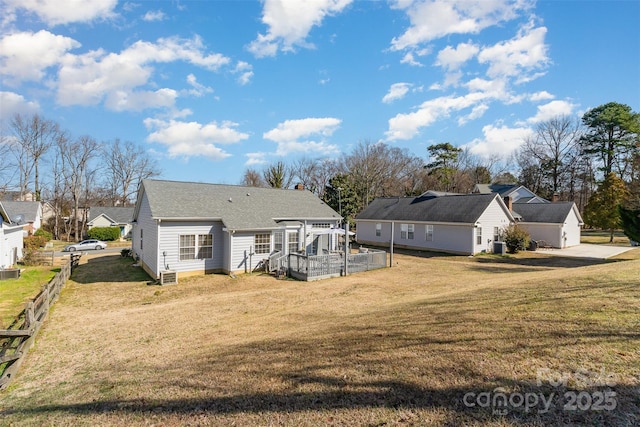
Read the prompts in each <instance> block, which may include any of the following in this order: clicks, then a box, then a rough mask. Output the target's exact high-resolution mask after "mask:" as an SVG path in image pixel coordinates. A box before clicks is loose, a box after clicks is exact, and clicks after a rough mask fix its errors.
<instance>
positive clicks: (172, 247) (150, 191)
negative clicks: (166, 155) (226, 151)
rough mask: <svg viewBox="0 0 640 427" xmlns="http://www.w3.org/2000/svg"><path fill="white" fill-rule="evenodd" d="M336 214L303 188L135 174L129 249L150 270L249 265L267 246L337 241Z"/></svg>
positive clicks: (187, 271) (271, 249)
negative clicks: (137, 180) (140, 178)
mask: <svg viewBox="0 0 640 427" xmlns="http://www.w3.org/2000/svg"><path fill="white" fill-rule="evenodd" d="M340 222H341V218H340V215H339V214H338V213H337V212H336V211H334V210H333V209H331V208H330V207H329V206H328V205H327V204H326V203H324V202H323V201H322V200H320V199H319V198H318V197H316V196H315V195H314V194H313V193H311V192H310V191H307V190H282V189H273V188H256V187H243V186H236V185H222V184H205V183H194V182H177V181H162V180H152V179H147V180H143V181H142V183H141V184H140V188H139V190H138V197H137V201H136V206H135V209H134V213H133V230H132V249H133V251H134V253H135V254H136V256H137V257H138V258H139V259H140V262H141V265H142V267H143V268H144V269H145V271H147V272H148V273H149V274H150V275H151V276H152V277H154V278H160V276H161V273H162V272H165V271H170V272H175V273H176V274H177V275H178V277H184V276H189V275H195V274H204V273H213V272H225V273H231V272H244V271H252V270H253V269H254V268H255V267H256V266H257V265H258V263H260V262H262V261H264V260H266V259H268V258H269V256H270V255H272V254H274V253H275V252H279V253H281V254H282V255H285V254H288V253H294V252H298V253H299V252H304V253H307V254H322V253H325V252H328V251H332V250H335V249H336V248H337V242H338V235H337V234H336V233H330V232H329V231H330V230H331V229H335V228H338V227H339V225H340Z"/></svg>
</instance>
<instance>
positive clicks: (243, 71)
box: [233, 61, 253, 86]
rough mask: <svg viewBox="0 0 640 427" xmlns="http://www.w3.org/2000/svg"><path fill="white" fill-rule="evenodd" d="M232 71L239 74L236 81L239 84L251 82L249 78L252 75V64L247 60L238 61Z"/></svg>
mask: <svg viewBox="0 0 640 427" xmlns="http://www.w3.org/2000/svg"><path fill="white" fill-rule="evenodd" d="M233 73H234V74H239V76H238V78H237V81H238V83H239V84H240V85H242V86H244V85H246V84H248V83H250V82H251V78H252V77H253V66H252V65H251V64H249V63H248V62H244V61H238V63H237V64H236V68H235V69H234V70H233Z"/></svg>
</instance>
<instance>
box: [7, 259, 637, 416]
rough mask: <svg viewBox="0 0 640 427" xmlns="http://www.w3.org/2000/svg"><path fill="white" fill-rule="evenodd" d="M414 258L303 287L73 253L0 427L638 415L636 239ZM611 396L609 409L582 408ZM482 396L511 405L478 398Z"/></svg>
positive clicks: (12, 388)
mask: <svg viewBox="0 0 640 427" xmlns="http://www.w3.org/2000/svg"><path fill="white" fill-rule="evenodd" d="M417 255H419V256H411V255H408V254H402V253H396V255H395V257H394V262H395V263H396V265H395V266H394V267H393V268H391V269H383V270H377V271H371V272H367V273H360V274H355V275H352V276H349V277H345V278H336V279H330V280H324V281H318V282H312V283H305V282H297V281H290V280H275V279H273V278H271V277H268V276H264V275H244V276H242V275H241V276H238V277H237V278H235V279H233V278H230V277H228V276H223V275H210V276H204V277H195V278H190V279H186V280H182V281H181V282H180V283H179V284H178V285H175V286H167V287H159V286H148V285H147V279H146V277H145V276H144V274H142V273H141V272H140V269H139V268H136V267H132V266H131V265H130V262H129V261H127V260H124V259H122V258H120V257H119V256H117V255H115V256H113V255H112V256H108V255H104V254H102V255H95V256H93V257H86V258H83V260H82V264H81V265H80V266H79V267H78V269H77V270H76V272H75V273H74V276H73V277H72V279H73V280H72V281H70V282H69V283H68V284H67V286H66V287H65V288H64V289H63V291H62V294H61V297H60V300H59V302H58V303H57V304H56V306H55V307H54V309H53V310H52V312H51V314H50V317H49V320H48V321H47V324H46V325H45V327H44V328H43V330H42V331H41V335H40V337H39V338H38V340H37V343H36V346H35V348H34V349H33V350H32V351H31V354H30V355H29V357H28V359H27V360H26V362H25V364H24V365H23V366H22V369H21V372H20V374H19V376H18V377H17V378H16V380H15V382H14V383H13V384H12V385H11V386H10V388H9V389H8V390H7V391H3V392H0V419H2V420H3V421H2V422H0V423H4V424H6V425H21V426H22V425H27V426H29V425H33V426H40V425H87V426H94V425H105V426H112V425H115V426H129V425H163V426H165V425H168V426H173V425H175V426H180V425H291V426H298V425H302V426H317V425H341V426H342V425H345V426H346V425H348V426H352V425H355V426H358V425H367V426H383V425H451V426H458V425H472V426H473V425H477V426H480V425H482V426H485V425H487V426H546V425H567V426H569V425H570V426H580V425H589V426H596V425H598V426H599V425H607V426H617V425H620V426H631V425H637V423H638V420H640V410H639V409H638V408H639V407H640V397H639V396H640V394H639V391H640V389H639V382H640V371H639V366H640V334H639V333H638V331H639V330H640V318H639V317H638V313H639V312H640V275H639V274H638V271H640V249H634V250H632V251H629V252H626V253H625V254H623V255H621V256H619V257H618V258H616V259H615V260H613V261H610V262H597V261H593V260H592V261H585V260H580V259H570V258H554V257H550V256H546V255H543V254H540V253H536V252H533V253H522V254H518V255H516V256H509V257H498V256H488V255H486V256H479V257H473V258H469V257H462V256H450V255H443V254H430V253H422V254H417ZM563 380H564V382H563ZM605 392H607V393H611V392H614V393H616V394H615V396H614V397H613V399H614V403H615V408H612V407H611V406H610V405H609V406H606V408H608V409H610V410H606V409H599V410H596V409H594V408H593V407H591V406H589V407H588V408H587V407H586V406H585V405H587V403H594V402H595V403H597V402H596V401H597V400H599V399H600V397H601V396H603V395H604V394H603V393H605ZM483 393H484V396H489V397H490V399H491V397H492V396H496V395H497V394H498V393H505V396H508V397H511V398H512V401H511V402H512V403H511V404H509V405H507V406H505V407H496V406H490V407H483V406H481V405H480V403H479V402H481V401H482V400H481V399H479V398H478V396H482V395H483ZM572 393H573V394H572ZM579 393H582V394H581V396H582V397H581V399H582V400H581V401H580V405H581V406H580V407H577V408H576V410H573V407H572V404H571V401H570V399H571V396H572V395H578V394H579ZM534 396H535V397H536V398H537V399H540V398H539V396H542V397H543V398H544V399H547V400H548V401H549V402H550V405H549V407H548V410H545V407H544V405H543V403H542V402H541V401H540V400H538V401H537V403H536V405H533V400H532V399H533V397H534ZM519 397H523V398H525V397H526V399H527V400H528V402H529V403H530V405H529V406H528V407H526V408H525V406H524V404H523V405H519V404H518V402H519V400H518V398H519ZM587 398H588V399H589V401H590V402H587V401H586V399H587ZM592 400H593V401H592ZM465 402H466V403H465ZM600 403H601V404H602V401H601V400H600ZM609 403H611V402H609ZM565 404H568V406H567V407H565ZM600 406H602V405H600ZM580 408H583V410H580ZM585 408H586V409H585ZM493 409H498V410H502V409H505V410H506V412H505V413H503V414H500V413H494V411H493Z"/></svg>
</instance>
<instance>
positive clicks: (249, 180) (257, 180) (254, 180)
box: [241, 168, 266, 187]
mask: <svg viewBox="0 0 640 427" xmlns="http://www.w3.org/2000/svg"><path fill="white" fill-rule="evenodd" d="M241 184H242V185H244V186H246V187H265V186H266V184H265V182H264V181H263V180H262V176H261V175H260V172H258V171H257V170H255V169H251V168H249V169H247V170H245V171H244V176H243V177H242V182H241Z"/></svg>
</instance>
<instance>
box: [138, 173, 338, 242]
mask: <svg viewBox="0 0 640 427" xmlns="http://www.w3.org/2000/svg"><path fill="white" fill-rule="evenodd" d="M141 191H144V193H145V194H146V195H147V199H148V200H149V205H150V207H151V215H152V217H154V218H160V219H221V220H222V222H223V223H224V224H225V226H226V227H227V228H229V229H232V230H251V229H265V228H273V227H275V226H276V221H277V220H305V219H306V220H316V221H317V220H330V219H339V218H340V215H339V214H338V213H337V212H336V211H334V210H333V209H331V208H330V207H329V206H328V205H327V204H326V203H324V202H323V201H322V200H320V199H319V198H318V197H316V196H315V195H314V194H313V193H311V192H310V191H307V190H281V189H275V188H257V187H243V186H238V185H225V184H205V183H195V182H179V181H162V180H152V179H146V180H144V181H143V182H142V187H141ZM138 199H140V195H138ZM138 208H139V207H138V206H137V207H136V214H134V215H137V209H138Z"/></svg>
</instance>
